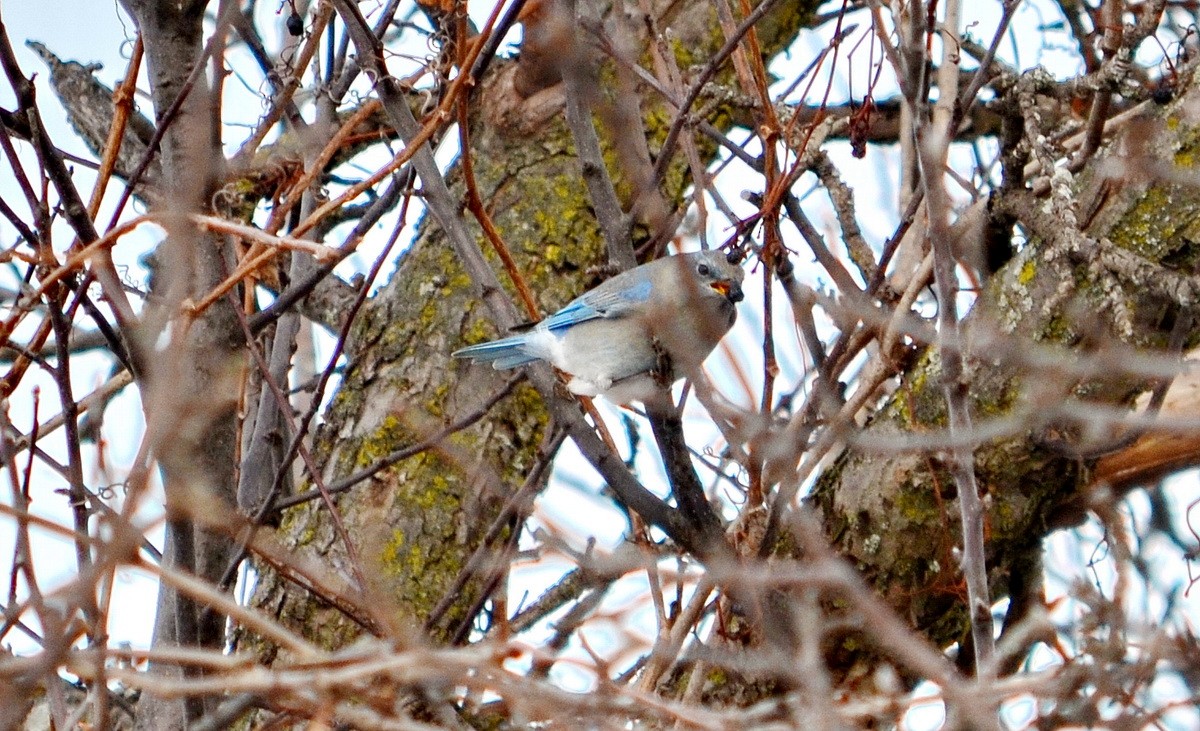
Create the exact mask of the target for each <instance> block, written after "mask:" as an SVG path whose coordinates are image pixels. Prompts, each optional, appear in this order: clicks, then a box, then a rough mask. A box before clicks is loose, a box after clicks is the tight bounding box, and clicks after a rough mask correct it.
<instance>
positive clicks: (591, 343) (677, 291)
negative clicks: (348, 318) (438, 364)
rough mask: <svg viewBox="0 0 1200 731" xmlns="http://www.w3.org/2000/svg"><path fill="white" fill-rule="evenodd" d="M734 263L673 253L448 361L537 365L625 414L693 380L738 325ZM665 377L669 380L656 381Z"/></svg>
mask: <svg viewBox="0 0 1200 731" xmlns="http://www.w3.org/2000/svg"><path fill="white" fill-rule="evenodd" d="M738 259H740V256H738V255H736V254H730V255H726V254H724V253H722V252H720V251H716V250H706V251H698V252H693V253H688V254H675V255H672V256H665V257H662V258H660V259H656V260H654V261H651V262H648V263H646V264H642V265H641V266H637V267H634V268H633V269H629V270H628V271H625V272H622V273H620V274H618V275H616V276H614V277H612V278H611V279H608V280H606V281H604V282H602V283H601V284H600V285H598V286H597V287H595V288H594V289H591V290H589V291H588V292H586V293H584V294H582V295H580V296H579V297H577V298H575V299H574V300H572V301H571V302H569V303H568V304H567V305H566V306H565V307H563V308H562V309H561V310H559V311H558V312H555V313H554V314H553V315H550V316H549V317H547V318H546V319H544V320H542V321H541V322H539V323H537V324H535V325H532V326H526V327H527V329H526V330H525V331H523V332H520V333H519V334H516V335H511V336H509V337H506V338H501V339H499V340H493V341H491V342H486V343H480V344H478V345H472V346H470V347H466V348H462V349H461V350H457V351H455V352H453V353H452V354H451V355H453V356H454V357H455V358H467V359H470V360H472V361H474V362H476V363H491V364H492V367H493V368H495V369H496V370H505V369H508V368H516V367H517V366H522V365H525V364H528V363H534V362H537V361H543V362H546V363H549V364H550V365H552V366H554V367H555V368H557V369H558V370H560V371H562V372H563V373H565V374H567V375H568V376H569V377H570V378H569V380H568V381H567V390H568V391H570V392H571V393H573V394H576V395H580V396H588V397H595V396H604V397H605V398H606V399H608V400H609V401H612V402H613V403H615V404H617V405H620V406H624V405H628V404H629V403H631V402H633V401H641V402H642V403H644V404H647V405H649V404H652V403H653V404H657V403H660V402H661V401H662V399H663V398H664V395H665V394H667V393H669V390H668V387H669V386H670V385H671V383H673V382H674V381H676V380H679V379H680V378H683V377H690V376H693V375H694V374H695V373H696V372H698V371H699V369H700V365H701V363H703V362H704V359H705V358H707V357H708V354H709V353H711V352H712V350H713V348H715V347H716V345H717V343H718V342H720V340H721V338H722V337H724V336H725V333H727V332H729V329H730V328H731V327H733V323H734V322H735V321H736V319H737V307H736V305H737V303H738V302H740V301H741V300H742V298H743V294H742V280H743V279H744V277H745V273H744V272H743V271H742V268H741V267H740V266H738V265H737V263H736V262H737V261H738ZM668 373H669V374H670V377H669V378H664V376H665V375H667V374H668Z"/></svg>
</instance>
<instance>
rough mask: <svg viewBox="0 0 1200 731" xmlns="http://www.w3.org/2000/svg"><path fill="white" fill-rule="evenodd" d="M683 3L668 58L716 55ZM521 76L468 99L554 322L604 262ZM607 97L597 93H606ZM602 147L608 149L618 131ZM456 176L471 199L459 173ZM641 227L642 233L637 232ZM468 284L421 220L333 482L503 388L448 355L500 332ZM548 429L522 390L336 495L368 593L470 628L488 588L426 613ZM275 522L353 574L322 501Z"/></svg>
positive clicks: (357, 359) (502, 206)
mask: <svg viewBox="0 0 1200 731" xmlns="http://www.w3.org/2000/svg"><path fill="white" fill-rule="evenodd" d="M677 8H678V9H677V12H676V13H675V14H674V15H673V16H672V20H671V27H672V29H673V31H674V39H675V40H674V42H673V48H674V50H675V52H676V53H677V54H678V55H679V63H680V65H681V67H684V68H687V67H690V66H691V65H693V64H696V63H701V62H703V60H705V59H706V55H710V54H711V53H713V52H715V50H716V49H717V48H718V47H719V46H720V44H721V43H723V37H722V36H721V34H720V31H719V29H718V26H717V24H716V20H715V15H714V11H713V9H712V7H711V6H710V5H709V4H708V3H705V2H689V3H684V4H678V5H677ZM803 11H804V8H801V7H794V6H791V5H789V4H788V3H779V5H778V7H777V9H776V10H775V11H774V13H773V15H769V16H768V19H767V21H765V22H764V24H763V25H762V26H760V28H759V33H760V39H761V41H762V43H763V46H764V48H766V49H769V50H770V51H771V52H774V51H775V50H776V49H779V48H782V47H783V46H784V45H785V44H786V43H787V42H788V41H789V40H790V39H791V38H792V37H793V35H794V33H795V32H796V31H797V30H798V28H799V24H800V20H801V17H802V12H803ZM518 73H519V70H518V65H517V64H516V63H513V62H500V61H499V60H498V61H497V62H496V63H495V65H494V69H493V72H492V73H490V74H489V76H488V77H487V78H486V79H485V81H484V83H483V84H482V85H481V86H480V88H479V89H477V90H476V91H475V92H474V97H473V99H472V102H471V105H472V108H473V109H477V110H479V111H478V113H477V114H475V116H473V119H472V121H473V125H472V129H471V143H472V144H471V156H472V159H473V161H474V166H475V175H476V178H477V183H478V187H479V191H480V196H481V197H482V198H483V201H484V204H485V207H486V208H487V210H488V211H489V213H490V215H491V216H492V218H493V220H494V222H495V224H496V227H497V228H498V229H499V231H500V234H501V236H502V238H503V240H504V241H505V242H506V244H507V245H508V247H509V248H510V250H511V251H512V253H513V256H514V258H515V259H516V261H517V264H518V266H519V268H520V270H521V271H522V272H523V273H524V275H525V277H526V280H527V281H528V283H529V285H530V288H531V289H532V291H533V292H535V293H537V297H538V303H537V304H538V306H539V307H540V308H541V310H542V312H543V313H545V312H552V311H554V310H555V309H557V308H558V307H560V306H561V305H563V304H565V303H566V302H567V301H568V300H569V299H571V298H572V297H574V296H575V295H577V294H578V293H579V292H581V291H583V290H584V289H586V288H587V287H589V286H591V285H593V284H595V283H597V282H598V281H599V279H598V278H597V276H596V275H597V272H596V270H595V267H597V266H599V265H603V264H604V263H605V259H606V257H605V251H604V241H603V239H602V236H601V233H600V231H599V229H598V227H597V223H596V220H595V216H594V215H593V214H592V212H591V211H590V210H589V206H590V200H589V195H588V191H587V189H586V188H585V186H584V180H583V177H582V176H581V174H580V164H579V159H578V158H577V157H576V155H575V152H574V143H573V141H572V138H571V134H570V132H569V131H568V130H567V128H566V126H565V125H564V122H563V87H562V85H561V84H557V85H553V86H550V87H549V88H545V89H542V90H541V91H538V92H536V93H533V94H532V95H531V96H529V97H527V98H525V97H522V96H521V94H519V93H517V91H516V90H515V89H514V82H513V79H514V76H515V75H517V74H518ZM607 93H610V90H607V89H606V88H605V87H603V85H602V88H601V91H600V95H601V96H603V95H604V94H607ZM645 94H646V95H645V97H644V98H642V99H641V100H640V103H641V108H642V109H643V112H644V120H646V121H645V124H646V127H647V130H648V135H649V137H650V138H651V143H652V144H654V143H655V141H656V140H661V138H662V137H663V136H664V135H665V133H666V128H665V127H664V126H663V120H669V119H670V114H669V113H668V112H667V111H666V110H665V109H664V107H663V106H662V102H661V100H660V99H658V98H656V96H655V95H654V93H653V92H651V91H645ZM597 126H598V128H599V130H600V132H601V135H602V136H606V137H607V136H608V135H612V134H620V131H619V130H614V129H606V128H605V125H604V124H603V123H600V122H598V125H597ZM605 142H606V144H607V145H611V144H613V141H612V140H611V138H609V139H606V140H605ZM606 154H607V151H606ZM612 172H613V176H614V178H615V179H616V182H617V185H618V189H619V190H620V191H621V192H622V193H623V194H624V195H625V196H626V199H625V200H624V201H622V203H623V204H624V206H625V208H626V209H627V210H628V208H629V207H630V205H631V201H630V200H629V199H628V195H629V192H630V190H632V189H633V186H632V185H631V184H630V181H629V180H628V179H626V178H625V174H626V172H627V171H621V170H614V171H612ZM452 182H453V183H454V188H453V189H454V190H455V191H456V192H458V193H461V191H462V187H461V181H459V180H457V179H456V180H454V181H452ZM687 182H688V181H687V179H686V176H685V172H684V168H682V167H680V166H677V167H676V168H674V169H673V170H672V171H671V173H670V174H669V176H668V179H667V181H666V182H665V187H664V192H665V193H666V194H667V195H668V196H669V198H670V199H671V200H672V201H674V202H675V203H676V204H678V202H679V201H680V200H682V195H683V191H684V188H685V186H686V184H687ZM471 224H472V226H474V222H473V221H471ZM473 230H476V231H477V230H478V229H477V228H473ZM637 231H641V233H640V234H639V233H636V232H635V235H643V236H644V235H646V234H645V230H644V229H642V228H641V227H639V228H638V229H637ZM477 235H478V236H479V240H480V242H481V246H483V247H484V248H487V245H486V243H485V239H484V238H483V236H482V234H481V233H480V234H477ZM634 243H635V245H636V244H638V243H639V242H638V241H635V242H634ZM501 277H502V280H504V277H503V275H501ZM470 285H471V283H470V281H469V280H468V278H467V277H466V275H465V274H463V273H462V269H461V267H460V265H459V263H458V262H457V261H456V260H455V257H454V255H453V253H452V251H451V250H450V248H449V247H448V245H447V244H446V243H445V240H444V236H443V233H442V232H441V230H440V229H439V228H438V227H437V226H435V225H431V224H430V222H429V221H426V222H425V225H424V228H423V229H422V233H421V235H420V237H419V238H418V240H417V241H416V242H415V243H414V244H413V246H412V248H411V250H409V251H408V252H406V253H405V254H404V255H403V256H402V257H401V259H400V261H399V263H398V266H397V269H396V272H395V274H394V275H393V277H392V279H391V281H390V282H389V283H388V284H387V285H386V286H385V287H384V288H383V289H382V290H381V291H380V292H379V294H378V296H376V297H375V298H374V299H373V300H372V301H371V302H370V303H369V306H368V307H367V308H366V310H365V311H364V313H363V314H362V316H361V317H360V318H359V321H358V322H357V323H356V324H355V327H354V329H353V334H352V338H351V341H350V344H349V350H348V356H349V359H350V363H349V366H348V368H347V370H346V375H345V379H344V382H343V384H342V386H341V388H340V390H339V392H338V394H337V396H336V397H335V400H334V403H333V405H332V407H331V409H330V411H329V413H328V414H327V424H326V425H325V427H323V430H322V432H321V433H320V435H319V439H318V441H319V444H320V461H321V463H322V464H324V465H325V476H326V478H327V479H332V478H335V477H338V476H343V475H345V474H348V473H349V472H351V471H353V470H356V469H361V468H363V467H364V466H367V465H370V464H371V463H372V462H373V461H374V460H377V459H378V458H380V457H382V456H384V455H386V454H387V453H388V452H390V451H392V450H394V449H396V448H398V447H401V446H404V445H406V444H410V443H414V442H417V441H420V440H421V439H423V438H424V437H425V436H427V435H428V434H430V433H432V432H433V431H436V430H437V429H439V428H441V427H442V426H444V425H446V424H450V423H453V422H455V421H457V420H458V419H460V418H461V417H462V416H463V415H464V414H468V413H471V412H472V411H474V410H475V409H477V408H478V407H479V406H480V404H482V403H483V402H484V401H485V400H486V399H487V398H488V397H489V396H490V395H492V394H494V393H497V392H498V391H499V390H500V389H502V388H503V387H504V384H505V382H506V380H507V377H508V376H507V375H506V374H498V373H492V372H489V371H487V370H486V369H479V368H470V367H468V366H467V365H466V364H464V363H463V362H461V361H454V360H453V359H451V358H450V357H449V354H450V352H451V351H453V350H455V349H456V348H458V347H461V346H462V345H463V344H469V343H474V342H479V341H482V340H484V339H486V338H489V337H493V336H495V335H496V333H495V331H494V328H493V327H492V326H491V325H490V324H489V323H488V317H487V314H486V312H484V310H483V308H482V307H481V306H480V304H479V303H478V302H477V301H476V300H475V299H474V298H473V296H472V294H471V287H470ZM547 419H548V416H547V412H546V410H545V408H544V406H543V405H542V404H541V402H540V398H539V397H538V396H537V394H536V393H535V392H534V391H533V390H532V389H531V388H530V387H528V386H526V385H518V386H517V387H516V388H515V389H514V390H513V392H512V394H511V395H510V396H508V397H506V398H505V399H504V400H503V401H502V402H501V403H500V405H499V406H498V407H497V408H495V409H493V410H492V411H491V413H490V414H489V416H488V418H487V419H486V420H485V421H484V422H482V423H480V424H477V425H475V426H473V427H471V428H470V429H466V430H463V431H461V432H459V433H458V434H455V435H454V436H453V437H451V438H450V439H448V440H447V441H446V443H445V444H444V445H443V448H442V449H441V450H440V451H439V452H437V453H427V454H424V455H421V456H418V457H414V458H412V459H409V460H407V461H404V462H401V463H399V464H397V465H396V466H395V467H393V468H390V469H388V470H387V471H385V472H383V473H381V474H380V475H378V476H377V477H376V478H375V479H374V480H373V481H372V482H371V483H369V484H364V485H362V486H361V487H359V488H355V490H354V491H353V493H351V494H348V495H346V496H343V497H341V498H339V500H338V507H339V510H340V511H341V514H342V520H343V521H344V522H345V524H346V525H347V528H348V531H349V533H350V535H351V536H352V537H353V539H354V540H355V541H357V542H358V545H357V546H356V549H357V552H358V553H359V555H360V556H362V557H363V561H362V563H363V564H365V565H364V566H363V567H362V568H363V569H365V573H366V574H367V575H369V576H371V577H374V581H375V583H376V585H374V586H372V587H369V589H370V590H371V591H374V592H378V595H379V596H383V597H386V598H387V600H388V601H389V603H390V604H389V607H388V611H389V612H393V613H394V616H393V620H395V621H396V622H398V624H399V625H400V626H407V627H410V628H411V627H418V626H421V625H422V624H424V623H426V622H430V623H431V624H432V625H433V626H432V627H431V631H432V636H433V638H434V639H436V640H442V641H444V640H447V639H451V638H453V637H454V636H455V635H457V634H461V630H462V626H461V623H462V622H463V621H464V619H467V618H469V616H470V614H471V613H472V610H473V608H476V607H477V606H478V604H479V602H480V600H481V599H482V598H483V597H482V596H481V592H483V591H485V590H486V589H487V587H485V586H484V585H483V584H482V583H481V582H480V581H478V580H476V581H473V582H471V583H468V584H467V586H465V587H463V588H462V589H461V590H460V591H459V592H458V594H457V596H455V597H454V600H453V602H452V603H451V605H450V606H449V608H448V609H447V610H446V611H445V612H443V613H442V614H441V615H440V616H438V617H433V618H431V617H430V612H431V610H432V609H433V608H434V606H435V605H436V604H437V603H438V602H439V600H440V599H442V598H443V596H444V595H445V593H446V592H447V590H448V589H449V588H450V587H451V586H452V585H453V583H454V581H455V578H456V577H457V575H458V573H459V572H460V571H461V570H462V569H463V566H464V565H465V563H466V561H467V559H468V558H469V557H470V556H471V555H472V553H473V552H474V551H475V550H476V548H477V547H478V545H479V539H480V537H481V536H483V535H484V533H485V532H486V530H487V527H488V526H489V525H490V524H491V523H492V521H493V520H494V518H495V516H496V515H497V514H498V511H499V510H500V508H501V506H502V505H503V504H504V502H505V500H506V498H508V497H509V496H510V495H511V494H512V491H513V490H515V488H516V487H517V486H519V485H520V484H521V481H522V479H523V477H524V475H525V474H526V473H527V471H528V470H529V469H530V467H531V466H532V465H533V464H534V463H535V460H536V456H537V455H536V453H537V447H538V445H539V444H540V443H541V440H542V438H543V431H544V429H545V427H546V424H547ZM281 530H282V532H283V533H284V534H285V535H287V536H288V537H289V539H288V540H289V541H290V542H291V544H292V545H293V546H294V549H295V550H296V551H298V552H301V553H304V554H306V555H313V556H317V557H319V558H320V559H321V560H322V561H324V562H330V563H332V564H333V565H334V566H336V567H338V568H339V569H346V568H347V567H346V564H345V561H346V552H345V547H344V546H342V545H340V544H339V541H338V540H337V539H336V538H335V537H334V533H333V528H332V525H331V524H330V521H329V516H328V511H327V510H326V509H325V508H324V507H323V506H320V505H318V504H316V503H313V504H311V505H308V506H303V507H300V508H296V509H293V510H290V511H288V512H287V513H286V514H285V516H284V521H283V525H282V527H281ZM254 603H255V604H256V605H258V606H263V607H269V608H271V610H272V611H273V612H276V613H277V614H278V616H280V618H281V619H282V620H283V621H284V622H286V623H287V624H289V625H290V626H293V627H295V628H297V629H299V630H300V631H301V632H303V633H304V634H306V635H308V636H312V637H317V638H319V639H320V642H321V643H322V644H325V645H328V646H337V645H340V644H342V643H344V642H346V641H348V640H350V639H351V638H352V637H354V636H356V635H357V634H359V633H360V632H361V631H362V628H361V627H359V626H357V625H355V624H354V623H353V622H352V621H350V620H348V619H347V618H346V617H345V616H344V615H342V614H341V613H340V612H338V611H336V610H334V609H333V608H331V607H327V606H322V605H321V604H320V603H319V602H317V601H315V600H314V599H313V597H311V596H309V595H307V594H306V593H305V592H303V591H298V590H297V588H296V587H295V586H292V585H289V584H287V583H286V580H284V579H283V578H282V577H280V576H279V575H278V574H274V573H272V572H269V571H268V572H265V573H264V574H263V575H262V577H261V578H260V581H259V585H258V588H257V590H256V593H255V598H254Z"/></svg>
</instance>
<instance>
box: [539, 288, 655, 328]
mask: <svg viewBox="0 0 1200 731" xmlns="http://www.w3.org/2000/svg"><path fill="white" fill-rule="evenodd" d="M610 283H612V284H613V285H617V284H618V283H617V282H616V280H615V279H610V280H609V281H608V282H605V283H604V284H602V285H600V286H599V287H597V288H595V289H593V290H592V291H590V292H587V293H585V294H582V295H580V296H579V297H577V298H575V299H574V300H572V301H571V302H570V304H568V305H567V306H566V307H564V308H562V309H561V310H559V311H558V312H555V313H554V314H553V315H551V316H550V317H547V318H546V319H545V320H544V321H543V322H542V325H543V326H544V327H546V328H547V329H548V330H558V329H561V328H565V327H571V326H572V325H578V324H579V323H581V322H587V321H588V320H595V319H597V318H604V319H612V318H617V317H624V316H625V315H627V314H629V313H630V312H632V311H635V310H637V308H638V307H639V306H640V305H643V304H645V303H646V302H648V301H649V300H650V289H651V282H650V280H649V279H643V280H641V281H638V282H635V283H633V284H631V285H629V286H608V285H609V284H610ZM619 284H621V285H624V284H625V283H624V282H621V283H619Z"/></svg>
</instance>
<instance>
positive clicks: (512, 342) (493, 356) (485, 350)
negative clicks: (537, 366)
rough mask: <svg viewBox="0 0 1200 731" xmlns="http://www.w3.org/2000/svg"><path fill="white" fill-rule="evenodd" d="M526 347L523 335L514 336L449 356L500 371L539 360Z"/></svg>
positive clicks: (475, 346)
mask: <svg viewBox="0 0 1200 731" xmlns="http://www.w3.org/2000/svg"><path fill="white" fill-rule="evenodd" d="M526 345H527V342H526V339H525V336H524V335H514V336H513V337H511V338H502V339H500V340H493V341H492V342H490V343H480V344H479V345H472V346H470V347H468V348H463V349H462V350H456V351H454V352H453V353H451V355H453V356H454V357H455V358H470V359H471V360H473V361H475V362H476V363H491V364H492V367H493V368H495V369H496V370H498V371H502V370H505V369H506V368H516V367H517V366H520V365H525V364H526V363H532V362H534V361H535V360H541V358H539V357H538V356H536V355H531V354H530V353H529V351H528V350H526V349H525V346H526Z"/></svg>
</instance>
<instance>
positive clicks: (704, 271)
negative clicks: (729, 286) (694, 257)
mask: <svg viewBox="0 0 1200 731" xmlns="http://www.w3.org/2000/svg"><path fill="white" fill-rule="evenodd" d="M696 273H697V274H699V275H700V276H702V277H707V276H708V275H709V274H712V270H711V269H709V268H708V265H707V264H701V265H699V266H697V267H696Z"/></svg>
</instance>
